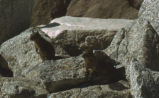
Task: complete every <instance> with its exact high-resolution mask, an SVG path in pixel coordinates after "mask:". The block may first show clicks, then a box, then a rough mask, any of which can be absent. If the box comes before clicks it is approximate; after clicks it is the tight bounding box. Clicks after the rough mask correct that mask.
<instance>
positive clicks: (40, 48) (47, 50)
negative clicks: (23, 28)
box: [30, 28, 55, 61]
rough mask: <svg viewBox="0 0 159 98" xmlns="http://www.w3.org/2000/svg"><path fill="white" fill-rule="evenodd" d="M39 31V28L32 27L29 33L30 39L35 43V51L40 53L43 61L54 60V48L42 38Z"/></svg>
mask: <svg viewBox="0 0 159 98" xmlns="http://www.w3.org/2000/svg"><path fill="white" fill-rule="evenodd" d="M39 31H41V30H40V28H33V29H32V34H31V35H30V40H32V41H34V43H35V48H36V52H37V53H39V54H40V57H41V59H42V60H43V61H44V60H54V59H55V49H54V47H53V45H52V44H51V43H50V42H49V41H47V40H46V39H44V38H43V37H42V35H41V34H40V32H39ZM41 32H42V31H41Z"/></svg>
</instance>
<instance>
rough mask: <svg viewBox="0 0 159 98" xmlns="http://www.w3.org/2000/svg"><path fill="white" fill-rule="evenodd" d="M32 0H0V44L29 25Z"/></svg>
mask: <svg viewBox="0 0 159 98" xmlns="http://www.w3.org/2000/svg"><path fill="white" fill-rule="evenodd" d="M32 5H33V0H14V1H13V0H1V1H0V12H1V13H0V44H1V43H2V42H4V41H6V40H7V39H9V38H11V37H13V36H15V35H17V34H19V33H20V32H22V31H23V30H25V29H26V28H28V27H29V25H30V16H31V12H32Z"/></svg>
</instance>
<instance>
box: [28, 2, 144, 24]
mask: <svg viewBox="0 0 159 98" xmlns="http://www.w3.org/2000/svg"><path fill="white" fill-rule="evenodd" d="M141 3H142V0H100V1H98V0H87V1H86V0H44V1H43V0H35V3H34V6H33V13H32V19H31V26H37V25H41V24H47V23H49V21H50V20H51V19H54V18H57V17H61V16H65V15H66V16H76V17H93V18H106V19H107V18H122V19H135V18H137V17H138V11H139V10H138V9H139V6H140V4H141Z"/></svg>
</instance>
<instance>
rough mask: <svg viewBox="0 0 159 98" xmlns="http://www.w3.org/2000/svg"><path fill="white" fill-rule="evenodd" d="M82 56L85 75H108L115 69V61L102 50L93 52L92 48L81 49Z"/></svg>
mask: <svg viewBox="0 0 159 98" xmlns="http://www.w3.org/2000/svg"><path fill="white" fill-rule="evenodd" d="M82 57H83V58H84V66H85V68H86V76H89V77H92V76H94V75H97V74H98V75H109V74H111V73H113V72H115V70H116V69H115V68H114V65H117V62H116V61H115V60H113V59H111V58H110V57H109V56H107V55H106V54H105V53H104V52H102V51H96V52H95V53H93V50H90V49H87V50H85V51H83V53H82Z"/></svg>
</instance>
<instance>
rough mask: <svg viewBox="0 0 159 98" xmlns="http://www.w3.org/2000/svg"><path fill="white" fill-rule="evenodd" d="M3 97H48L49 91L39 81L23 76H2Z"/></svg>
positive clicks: (0, 92) (0, 91) (1, 90)
mask: <svg viewBox="0 0 159 98" xmlns="http://www.w3.org/2000/svg"><path fill="white" fill-rule="evenodd" d="M0 86H1V89H0V97H1V98H47V91H46V90H45V89H44V88H43V86H42V84H40V82H37V81H33V80H27V79H22V78H1V79H0Z"/></svg>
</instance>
